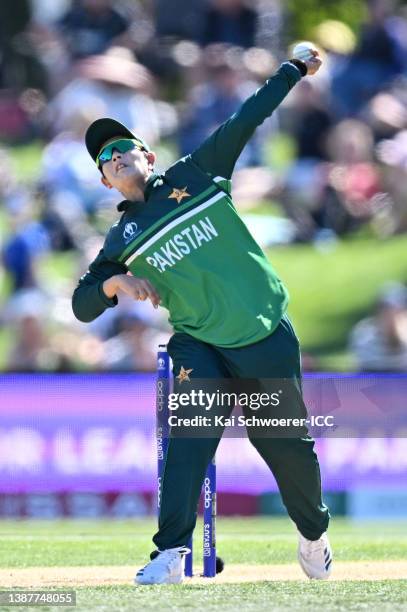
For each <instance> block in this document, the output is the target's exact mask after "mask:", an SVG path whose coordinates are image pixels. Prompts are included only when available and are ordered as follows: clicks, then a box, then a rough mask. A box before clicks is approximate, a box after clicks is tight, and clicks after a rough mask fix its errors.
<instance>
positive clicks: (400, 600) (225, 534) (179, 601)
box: [0, 518, 407, 612]
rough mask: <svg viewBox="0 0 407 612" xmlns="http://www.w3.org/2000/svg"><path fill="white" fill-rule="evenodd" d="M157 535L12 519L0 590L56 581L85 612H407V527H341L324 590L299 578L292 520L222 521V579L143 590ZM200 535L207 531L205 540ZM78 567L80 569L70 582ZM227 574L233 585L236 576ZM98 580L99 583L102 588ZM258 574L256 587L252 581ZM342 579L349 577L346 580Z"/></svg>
mask: <svg viewBox="0 0 407 612" xmlns="http://www.w3.org/2000/svg"><path fill="white" fill-rule="evenodd" d="M154 527H155V522H154V521H153V520H144V519H143V520H137V521H100V522H98V521H55V522H49V521H38V522H35V521H27V522H24V521H22V522H15V521H3V522H1V523H0V585H1V586H0V588H11V587H14V588H17V587H19V586H20V587H25V588H39V586H40V585H44V584H46V581H47V575H48V576H49V582H50V586H48V587H45V586H43V588H63V587H64V586H65V585H68V587H69V588H74V589H75V590H76V592H77V607H76V610H81V611H84V612H85V611H87V610H112V611H116V610H117V611H119V610H123V611H126V612H130V611H131V610H153V609H162V610H184V609H193V610H195V609H196V610H198V609H206V610H222V612H224V611H232V610H236V609H238V608H241V609H242V610H256V611H257V610H270V609H273V610H283V609H285V610H298V609H302V610H314V609H316V608H323V609H324V610H366V609H368V608H370V609H373V610H376V609H378V608H379V606H380V608H381V610H389V611H390V610H407V573H406V568H407V561H406V560H407V529H406V527H407V524H406V523H397V522H392V523H390V522H388V523H362V524H361V523H351V522H349V521H345V520H340V519H336V520H333V521H332V525H331V529H330V536H331V542H332V545H333V548H334V559H335V563H336V570H337V576H336V577H335V567H334V573H333V576H332V580H330V581H327V582H318V581H308V580H306V579H305V578H302V577H301V574H300V573H299V572H298V569H297V565H296V534H295V531H294V528H293V526H292V524H291V523H290V522H289V521H288V520H286V519H275V518H273V519H268V518H267V519H266V518H261V519H260V518H259V519H222V518H221V519H219V520H218V552H219V554H220V555H221V556H222V557H223V558H224V560H225V563H226V569H225V572H224V573H223V574H221V575H220V576H218V578H216V579H215V580H210V579H208V580H207V582H206V581H204V582H203V581H202V580H201V581H195V582H190V581H188V582H187V583H185V584H183V585H174V586H151V587H135V586H133V585H132V582H131V580H132V576H133V573H135V570H136V569H138V568H139V567H140V566H141V565H144V563H145V562H146V559H147V556H148V553H149V552H150V551H151V549H152V547H151V543H150V537H151V534H152V533H153V530H154ZM199 537H200V528H199V527H198V530H197V535H196V542H198V538H199ZM199 552H200V550H199V546H198V544H196V546H195V562H196V565H199V563H200V559H199ZM97 566H99V567H97ZM101 566H103V567H101ZM70 567H72V568H77V569H74V570H71V573H70V574H69V568H70ZM372 567H373V568H375V569H374V570H373V574H372ZM133 568H134V571H133ZM239 568H243V569H241V570H240V569H239ZM369 568H370V569H369ZM277 570H278V571H279V572H280V571H282V572H283V574H284V575H285V574H287V578H288V579H282V580H276V579H275V576H273V572H274V571H277ZM89 571H90V572H92V571H93V576H92V580H91V581H90V583H89V586H86V579H87V578H86V577H87V575H88V574H89ZM21 572H23V573H21ZM369 572H370V573H369ZM228 573H229V575H230V576H232V577H229V578H228ZM68 574H69V575H70V578H69V580H68V579H67V578H66V576H68ZM291 574H292V575H291ZM72 575H73V577H72ZM106 575H107V579H106ZM27 576H28V577H29V578H28V580H29V582H27ZM55 576H57V577H58V579H55ZM99 576H100V583H101V584H100V585H98V584H97V583H98V579H99ZM110 576H111V577H112V580H111V581H110V580H109V577H110ZM115 576H116V579H115ZM117 576H119V577H121V578H120V580H118V579H117ZM222 576H223V578H222ZM250 576H254V577H255V579H254V580H250ZM23 577H24V581H23ZM341 577H342V578H344V579H343V580H342V579H338V578H341ZM44 580H45V582H44ZM109 582H111V584H109ZM77 584H78V585H80V586H77ZM68 587H67V588H68ZM6 609H10V610H11V609H14V610H16V609H20V608H16V607H14V608H5V607H1V606H0V610H6ZM24 609H27V608H24ZM30 609H34V608H30ZM35 609H37V610H51V609H52V610H60V609H61V608H52V607H48V608H47V607H40V608H38V607H37V608H35ZM62 609H63V608H62ZM21 610H23V608H21Z"/></svg>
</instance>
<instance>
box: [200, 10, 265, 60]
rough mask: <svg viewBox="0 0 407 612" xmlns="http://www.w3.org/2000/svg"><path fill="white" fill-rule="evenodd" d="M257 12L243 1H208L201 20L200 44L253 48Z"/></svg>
mask: <svg viewBox="0 0 407 612" xmlns="http://www.w3.org/2000/svg"><path fill="white" fill-rule="evenodd" d="M256 28H257V11H256V10H255V9H253V8H251V7H250V6H248V3H247V2H245V0H210V1H209V2H208V5H207V7H206V11H205V13H204V15H203V20H202V33H201V37H200V42H201V44H202V45H203V46H206V45H210V44H211V43H228V44H230V45H235V46H237V47H244V48H246V49H248V48H249V47H254V45H255V35H256Z"/></svg>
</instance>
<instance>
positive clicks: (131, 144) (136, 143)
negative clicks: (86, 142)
mask: <svg viewBox="0 0 407 612" xmlns="http://www.w3.org/2000/svg"><path fill="white" fill-rule="evenodd" d="M132 149H139V150H140V151H147V149H146V147H145V145H144V143H143V142H141V141H140V140H135V139H133V140H130V139H129V138H121V139H119V140H114V141H113V142H111V143H110V144H108V145H107V147H103V149H102V150H101V151H100V153H99V155H98V156H97V158H96V165H97V167H98V168H99V169H100V168H101V167H102V166H103V164H105V163H106V162H108V161H110V160H111V159H112V157H113V151H119V152H120V153H126V152H127V151H131V150H132Z"/></svg>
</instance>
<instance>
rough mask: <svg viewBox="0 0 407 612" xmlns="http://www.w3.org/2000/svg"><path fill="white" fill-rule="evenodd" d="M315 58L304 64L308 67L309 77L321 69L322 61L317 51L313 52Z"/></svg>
mask: <svg viewBox="0 0 407 612" xmlns="http://www.w3.org/2000/svg"><path fill="white" fill-rule="evenodd" d="M312 54H313V56H314V57H312V58H311V59H309V60H306V61H304V64H305V65H306V66H307V76H312V75H313V74H315V73H316V72H318V70H319V69H320V67H321V65H322V60H321V58H320V57H319V53H318V51H317V50H316V49H314V50H313V51H312Z"/></svg>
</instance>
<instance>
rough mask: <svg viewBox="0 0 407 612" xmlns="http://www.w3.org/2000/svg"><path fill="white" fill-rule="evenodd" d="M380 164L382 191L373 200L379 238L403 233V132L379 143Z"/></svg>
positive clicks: (406, 180) (406, 218) (406, 145)
mask: <svg viewBox="0 0 407 612" xmlns="http://www.w3.org/2000/svg"><path fill="white" fill-rule="evenodd" d="M376 151H377V157H378V158H379V160H380V161H381V162H382V163H383V182H384V186H385V189H386V192H385V193H383V194H381V198H380V199H379V200H378V201H377V206H376V209H377V214H376V217H377V223H376V231H377V233H378V235H380V236H389V235H391V234H395V233H400V232H406V231H407V205H406V202H407V130H402V131H400V132H398V133H397V134H396V135H395V136H394V138H391V139H386V140H382V141H381V142H379V143H378V145H377V147H376Z"/></svg>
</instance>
